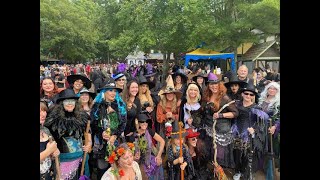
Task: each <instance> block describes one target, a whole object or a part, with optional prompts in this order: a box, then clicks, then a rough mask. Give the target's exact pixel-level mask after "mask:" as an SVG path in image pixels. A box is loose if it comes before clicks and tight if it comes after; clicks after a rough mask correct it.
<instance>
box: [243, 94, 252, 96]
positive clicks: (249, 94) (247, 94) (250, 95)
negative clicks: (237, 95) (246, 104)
mask: <svg viewBox="0 0 320 180" xmlns="http://www.w3.org/2000/svg"><path fill="white" fill-rule="evenodd" d="M243 94H244V95H247V96H248V95H250V96H254V94H251V93H243Z"/></svg>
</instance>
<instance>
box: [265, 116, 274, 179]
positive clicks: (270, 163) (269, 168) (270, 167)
mask: <svg viewBox="0 0 320 180" xmlns="http://www.w3.org/2000/svg"><path fill="white" fill-rule="evenodd" d="M269 121H270V128H271V127H272V119H271V118H270V119H269ZM269 134H270V141H269V142H270V152H269V153H268V164H267V173H266V180H275V179H276V174H275V173H276V171H275V162H274V157H273V144H272V143H273V142H272V134H271V133H269Z"/></svg>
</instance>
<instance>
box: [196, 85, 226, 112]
mask: <svg viewBox="0 0 320 180" xmlns="http://www.w3.org/2000/svg"><path fill="white" fill-rule="evenodd" d="M209 85H210V84H208V86H207V88H206V89H205V90H204V95H203V99H202V101H204V102H210V98H211V96H212V95H213V93H212V91H211V90H210V88H209ZM218 86H219V90H218V96H217V97H216V99H214V100H213V103H214V106H213V110H215V111H217V110H218V109H219V107H220V101H221V99H222V98H223V96H225V95H226V93H227V88H226V87H225V86H224V84H223V82H219V83H218Z"/></svg>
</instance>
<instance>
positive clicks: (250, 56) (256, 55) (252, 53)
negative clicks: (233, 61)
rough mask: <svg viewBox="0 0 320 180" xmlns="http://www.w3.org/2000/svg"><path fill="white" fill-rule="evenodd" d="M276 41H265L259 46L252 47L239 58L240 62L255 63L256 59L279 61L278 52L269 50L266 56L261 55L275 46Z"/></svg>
mask: <svg viewBox="0 0 320 180" xmlns="http://www.w3.org/2000/svg"><path fill="white" fill-rule="evenodd" d="M275 42H276V41H267V42H264V43H261V44H256V45H253V46H252V47H251V48H250V49H248V51H247V52H246V53H245V54H244V55H243V56H242V57H241V60H242V61H255V60H257V59H263V60H271V59H273V60H274V59H280V52H276V51H274V50H270V51H269V52H268V53H267V54H266V55H263V54H264V53H265V52H266V51H267V50H268V49H269V48H270V47H272V46H273V45H274V44H275Z"/></svg>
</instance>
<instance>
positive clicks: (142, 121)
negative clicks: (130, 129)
mask: <svg viewBox="0 0 320 180" xmlns="http://www.w3.org/2000/svg"><path fill="white" fill-rule="evenodd" d="M138 122H139V123H148V122H147V121H138Z"/></svg>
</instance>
